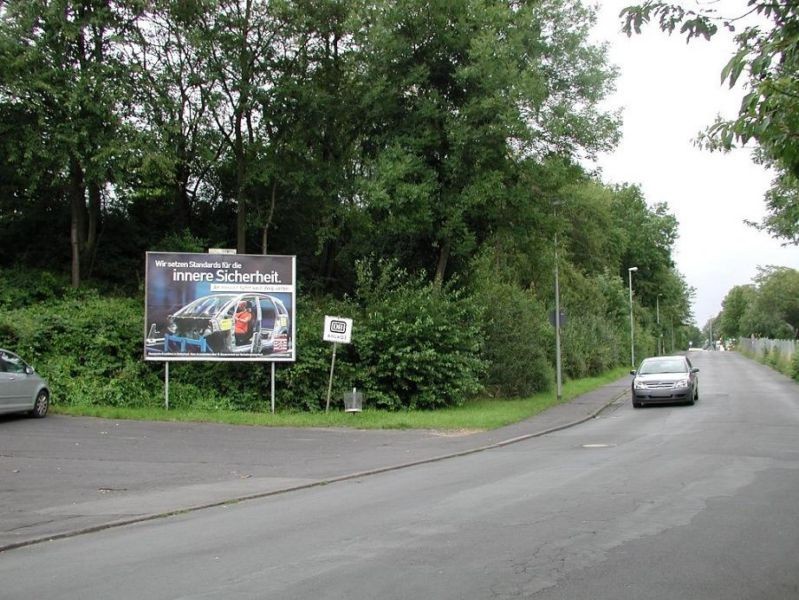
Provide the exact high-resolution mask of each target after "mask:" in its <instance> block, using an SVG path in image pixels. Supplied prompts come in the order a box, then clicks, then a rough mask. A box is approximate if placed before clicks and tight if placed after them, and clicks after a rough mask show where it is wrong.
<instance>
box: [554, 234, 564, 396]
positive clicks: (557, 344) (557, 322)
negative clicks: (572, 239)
mask: <svg viewBox="0 0 799 600" xmlns="http://www.w3.org/2000/svg"><path fill="white" fill-rule="evenodd" d="M561 369H562V366H561V356H560V282H559V281H558V234H557V233H555V381H556V385H555V395H556V397H557V401H558V403H560V401H561V399H562V398H563V379H562V375H561Z"/></svg>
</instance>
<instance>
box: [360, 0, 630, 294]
mask: <svg viewBox="0 0 799 600" xmlns="http://www.w3.org/2000/svg"><path fill="white" fill-rule="evenodd" d="M591 18H592V16H591V13H589V12H587V11H585V10H583V9H582V8H581V7H580V5H579V4H578V3H573V2H570V1H560V0H558V1H553V2H544V3H527V2H521V3H514V4H513V5H509V4H507V3H504V2H485V1H478V0H470V1H467V2H461V3H451V2H445V1H434V2H428V1H421V0H400V1H396V2H389V3H373V4H372V5H371V6H369V8H368V10H367V11H366V17H365V25H364V27H363V29H362V33H363V34H364V35H363V36H362V37H361V38H359V39H358V40H357V42H358V43H359V45H361V46H362V47H363V50H364V56H365V61H366V62H365V69H366V72H367V76H368V79H369V81H370V82H371V90H370V92H369V96H368V97H366V98H365V111H366V113H367V115H368V118H369V119H370V120H371V121H372V123H373V124H374V125H373V127H374V133H373V135H371V136H370V138H371V139H370V140H369V141H370V148H369V150H370V152H369V154H368V155H367V161H368V162H367V165H366V167H367V174H368V177H367V178H366V179H365V182H364V190H363V197H364V201H365V203H366V206H367V212H368V214H369V217H370V220H371V221H372V222H373V223H374V224H375V225H374V226H375V230H378V229H379V231H380V233H381V235H380V236H379V238H378V239H379V240H380V241H381V242H382V243H384V244H385V245H386V246H390V247H394V248H399V249H400V250H399V251H400V252H401V253H402V255H403V258H404V259H405V260H407V261H410V262H411V263H413V264H419V265H422V266H424V267H425V268H427V269H428V270H429V271H430V272H431V273H434V276H435V278H436V279H437V280H438V281H439V282H440V281H442V280H443V279H444V277H445V276H446V274H447V270H448V267H449V266H450V263H451V261H452V260H453V259H454V260H458V259H462V258H464V257H468V256H469V255H471V254H473V253H474V252H475V250H476V248H477V247H478V246H479V245H480V244H481V243H482V242H483V241H484V240H485V239H486V238H487V237H488V236H489V235H490V234H491V233H492V232H493V231H495V230H496V223H495V222H493V219H492V218H493V217H495V216H496V215H497V214H498V211H501V209H502V207H503V206H507V205H508V204H509V203H513V202H515V201H517V200H518V199H519V195H518V193H516V191H515V190H514V188H515V187H517V186H519V185H521V184H522V182H523V178H522V177H520V170H523V165H522V163H523V162H524V160H525V159H526V158H529V157H536V159H537V160H541V159H542V158H543V157H545V156H547V155H549V154H554V153H558V154H559V155H561V156H563V157H566V158H568V157H576V156H578V155H581V154H585V153H592V152H595V151H596V150H599V149H601V148H606V147H608V146H609V145H610V144H611V143H612V142H613V141H614V139H615V138H614V136H615V134H616V129H615V122H614V120H613V118H612V117H611V116H609V115H607V114H605V113H603V112H602V111H601V110H599V108H598V101H599V99H600V98H601V97H602V96H603V95H604V92H605V91H607V89H608V86H609V83H610V81H611V77H612V72H611V70H610V69H609V67H608V66H607V64H606V63H605V58H604V54H603V53H602V52H600V51H599V50H598V49H596V48H592V47H591V46H590V45H589V43H588V41H587V37H588V36H587V33H588V26H589V24H590V22H591ZM526 192H527V194H528V195H527V201H530V196H529V188H528V189H527V190H526ZM532 200H533V201H535V200H536V199H535V198H532ZM370 238H371V239H372V240H374V236H370Z"/></svg>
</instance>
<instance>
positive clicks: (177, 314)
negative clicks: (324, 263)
mask: <svg viewBox="0 0 799 600" xmlns="http://www.w3.org/2000/svg"><path fill="white" fill-rule="evenodd" d="M146 260H147V262H146V275H145V287H146V292H145V308H144V319H145V332H144V338H145V339H144V359H145V360H206V361H237V360H241V361H293V360H294V356H295V347H294V340H295V339H296V338H295V315H296V310H295V308H296V307H295V298H296V260H295V257H294V256H264V255H256V254H233V255H226V254H198V253H176V252H148V253H147V259H146Z"/></svg>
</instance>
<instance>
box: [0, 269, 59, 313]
mask: <svg viewBox="0 0 799 600" xmlns="http://www.w3.org/2000/svg"><path fill="white" fill-rule="evenodd" d="M69 286H70V282H69V279H68V278H66V277H64V276H61V275H56V274H54V273H50V272H48V271H40V270H37V269H26V268H23V267H17V268H14V269H0V310H3V311H5V310H14V309H17V308H22V307H25V306H30V305H33V304H36V303H39V302H44V301H49V300H53V299H55V298H60V297H62V296H63V295H64V294H65V293H66V292H67V291H68V290H69V289H70V287H69Z"/></svg>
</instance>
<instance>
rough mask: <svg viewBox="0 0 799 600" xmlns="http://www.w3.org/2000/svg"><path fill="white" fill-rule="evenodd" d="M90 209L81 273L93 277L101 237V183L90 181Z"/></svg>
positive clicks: (82, 253)
mask: <svg viewBox="0 0 799 600" xmlns="http://www.w3.org/2000/svg"><path fill="white" fill-rule="evenodd" d="M87 188H88V192H89V210H88V219H87V221H86V245H85V246H84V247H83V251H82V252H81V273H82V275H83V277H91V274H92V270H93V269H94V260H95V258H96V257H97V244H98V241H99V238H100V235H99V231H100V218H101V212H102V199H103V196H102V190H101V189H100V184H99V183H96V182H92V183H89V184H88V186H87Z"/></svg>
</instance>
